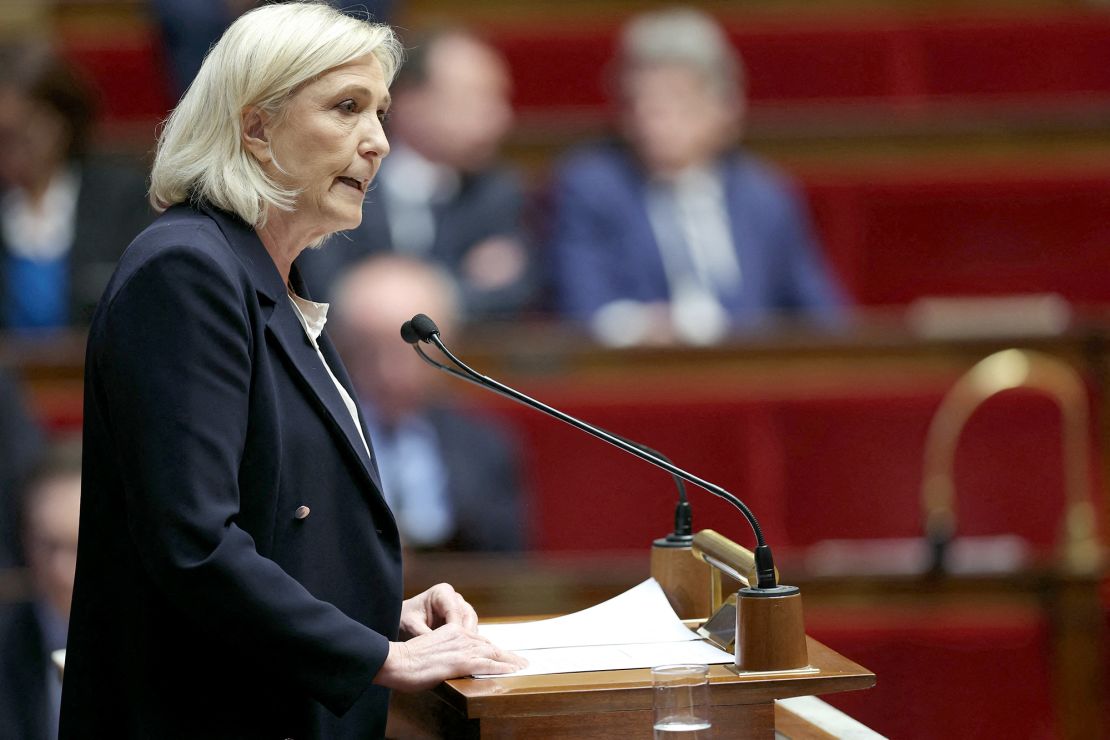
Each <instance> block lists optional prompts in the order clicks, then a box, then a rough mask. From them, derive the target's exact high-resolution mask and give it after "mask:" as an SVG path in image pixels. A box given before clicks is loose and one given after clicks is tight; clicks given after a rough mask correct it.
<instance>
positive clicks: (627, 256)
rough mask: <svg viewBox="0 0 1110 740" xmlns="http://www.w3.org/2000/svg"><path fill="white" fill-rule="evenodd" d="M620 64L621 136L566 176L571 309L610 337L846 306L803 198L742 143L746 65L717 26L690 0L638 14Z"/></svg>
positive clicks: (662, 337)
mask: <svg viewBox="0 0 1110 740" xmlns="http://www.w3.org/2000/svg"><path fill="white" fill-rule="evenodd" d="M615 71H616V76H617V79H616V94H617V96H618V97H619V104H620V132H621V135H622V138H621V140H620V141H617V142H612V143H607V144H604V145H601V146H596V147H590V148H587V149H584V150H581V151H578V152H575V153H573V154H572V155H571V156H570V157H569V158H568V159H567V160H566V161H565V162H564V163H563V164H562V166H561V167H560V168H559V171H558V174H557V175H556V178H555V185H554V204H555V213H554V224H553V243H552V245H551V249H552V253H551V259H552V267H553V272H554V274H553V277H554V288H555V294H556V301H557V305H558V308H559V309H560V311H561V312H562V313H563V314H564V315H565V316H568V317H570V318H574V319H577V320H581V321H584V322H588V323H589V324H590V325H591V326H592V328H593V330H594V331H595V332H596V334H597V336H598V337H599V338H600V339H602V340H603V341H605V342H607V343H612V344H635V343H638V342H656V343H666V342H670V341H676V340H677V341H689V342H696V343H707V342H712V341H716V340H717V339H720V338H721V337H722V336H723V335H724V334H725V333H726V332H727V331H728V330H729V329H730V328H731V327H735V326H743V325H747V324H753V323H757V322H759V321H761V320H764V319H766V318H768V317H769V316H771V315H773V314H774V313H776V312H794V313H799V314H804V315H806V316H808V317H814V318H821V319H825V318H829V317H830V316H832V315H834V314H836V313H838V310H839V308H840V307H841V305H842V303H843V298H842V296H841V291H840V289H839V288H838V286H837V285H836V283H835V281H834V280H833V278H832V276H831V274H830V272H829V270H828V268H827V267H826V265H825V263H824V260H823V259H822V256H821V251H820V248H819V246H818V244H817V242H816V240H815V238H814V235H813V233H812V230H811V228H810V225H809V219H808V217H807V215H806V212H805V207H804V205H803V203H802V202H801V201H800V200H799V198H798V197H797V196H796V195H795V194H794V192H793V190H792V188H791V187H790V185H789V184H788V183H787V182H786V181H785V180H784V179H783V178H782V177H781V176H780V175H779V174H778V173H776V172H775V171H774V170H772V169H771V168H769V167H768V166H767V165H766V164H763V163H761V162H759V161H758V160H756V159H755V158H753V157H752V156H751V155H749V154H747V153H746V152H744V151H743V150H741V149H738V148H737V142H738V141H739V136H740V132H741V128H742V124H743V119H744V106H745V102H744V81H743V71H742V69H741V63H740V60H739V57H738V56H737V54H736V53H735V52H734V50H733V49H732V47H731V46H730V44H729V42H728V40H727V38H726V37H725V35H724V33H723V32H722V30H721V29H720V28H719V27H718V25H717V24H716V23H715V22H714V21H713V20H712V19H711V18H709V17H708V16H706V15H704V14H702V13H700V12H698V11H694V10H686V9H671V10H662V11H656V12H651V13H646V14H644V15H641V16H639V17H636V18H634V19H633V20H632V21H631V22H630V23H628V25H627V26H626V27H625V28H624V30H623V33H622V35H621V42H620V49H619V52H618V56H617V60H616V70H615Z"/></svg>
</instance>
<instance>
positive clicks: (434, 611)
mask: <svg viewBox="0 0 1110 740" xmlns="http://www.w3.org/2000/svg"><path fill="white" fill-rule="evenodd" d="M445 624H457V625H459V626H460V627H462V628H463V629H464V630H466V631H467V632H475V631H477V629H478V614H477V612H475V611H474V607H472V606H471V605H470V604H468V603H467V602H466V599H464V598H463V597H462V596H460V595H459V593H458V592H457V591H455V589H453V588H452V587H451V585H450V584H448V583H439V584H436V585H435V586H432V587H431V588H429V589H428V590H427V591H425V592H424V593H422V594H418V595H416V596H413V597H412V598H411V599H405V601H404V603H402V604H401V639H402V640H407V639H409V638H411V637H417V636H419V635H424V634H427V633H429V632H431V631H432V630H434V629H436V628H437V627H442V626H443V625H445Z"/></svg>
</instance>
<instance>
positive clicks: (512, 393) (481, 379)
mask: <svg viewBox="0 0 1110 740" xmlns="http://www.w3.org/2000/svg"><path fill="white" fill-rule="evenodd" d="M427 341H431V342H433V343H434V344H435V346H436V347H438V348H439V351H440V352H442V353H443V354H444V355H445V356H446V357H447V358H448V359H449V360H451V362H453V363H454V364H455V365H457V366H458V367H460V368H461V369H462V370H463V372H465V373H466V375H467V376H469V377H467V380H470V381H471V382H473V383H476V384H477V385H482V386H486V387H491V388H494V389H496V390H497V391H498V392H500V393H502V394H504V395H506V396H509V397H511V398H514V399H516V400H517V401H520V402H521V403H524V404H526V405H528V406H532V407H534V408H538V409H540V410H542V411H543V412H545V413H547V414H549V415H551V416H554V417H555V418H556V419H559V420H560V421H562V422H565V423H567V424H570V425H571V426H572V427H574V428H575V429H578V430H580V431H583V432H585V433H586V434H589V435H591V436H593V437H596V438H598V439H600V440H602V441H603V442H608V443H609V444H611V445H613V446H614V447H618V448H620V449H622V450H624V451H625V452H627V453H629V454H631V455H635V456H636V457H638V458H640V459H641V460H643V461H644V462H648V463H651V464H652V465H654V466H656V467H658V468H662V469H663V470H666V471H667V472H668V473H670V474H671V475H673V476H676V477H678V478H681V479H683V480H685V481H688V482H689V483H692V484H694V485H695V486H697V487H699V488H701V489H703V490H705V491H708V492H709V493H712V494H714V495H715V496H717V497H719V498H723V499H724V500H725V501H728V502H729V503H730V504H732V505H733V506H735V507H736V508H737V509H739V511H740V513H741V514H743V515H744V518H745V519H747V520H748V524H749V525H751V528H752V532H754V533H755V540H756V546H757V548H759V549H760V550H761V552H762V553H766V555H765V557H766V558H767V560H768V561H769V560H770V548H769V547H768V546H767V542H766V541H765V539H764V537H763V529H762V528H761V527H760V526H759V521H758V520H756V518H755V514H753V513H752V511H751V509H749V508H748V507H747V506H746V505H745V504H744V502H743V501H741V500H740V499H738V498H737V497H736V496H734V495H733V494H731V493H729V492H728V491H726V490H725V489H723V488H721V487H720V486H718V485H716V484H714V483H710V482H709V481H706V480H702V479H701V478H699V477H697V476H696V475H693V474H691V473H687V472H686V471H685V470H683V469H682V468H680V467H678V466H676V465H674V464H673V463H670V462H667V461H665V460H662V459H660V458H658V457H656V456H655V455H652V454H650V453H647V452H644V451H643V450H641V449H639V448H638V447H636V446H635V445H632V444H629V443H628V442H626V441H624V440H622V439H621V438H619V437H616V436H614V435H612V434H609V433H608V432H604V431H602V430H600V429H597V428H595V427H593V426H591V425H589V424H587V423H585V422H583V421H580V420H578V419H576V418H575V417H573V416H571V415H570V414H565V413H563V412H562V411H559V410H558V409H555V408H552V407H551V406H548V405H547V404H545V403H543V402H542V401H537V400H536V399H534V398H531V397H529V396H527V395H525V394H523V393H521V392H520V391H517V390H515V389H513V388H510V387H509V386H507V385H504V384H503V383H499V382H498V381H496V380H494V379H493V378H490V377H487V376H485V375H482V374H481V373H479V372H477V371H475V370H473V369H472V368H471V367H470V366H468V365H467V364H466V363H465V362H463V361H462V360H460V359H459V358H458V357H455V355H454V354H453V353H452V352H451V350H449V349H447V347H446V345H444V343H443V341H442V340H441V339H440V338H439V334H438V333H436V334H432V335H431V337H429V339H428V340H427ZM417 351H419V352H420V354H421V355H422V356H424V358H425V359H426V360H428V361H429V362H431V363H432V364H433V365H436V366H439V367H441V368H442V369H444V370H449V369H450V368H445V367H443V366H441V365H439V363H437V362H435V361H434V360H432V359H431V358H430V357H427V355H424V353H423V352H422V351H420V348H419V347H417ZM771 567H772V568H773V565H772V566H771ZM772 573H773V570H772ZM771 579H772V580H771V583H770V587H773V586H774V585H775V583H774V576H773V575H772V576H771ZM760 587H761V588H762V587H764V584H763V579H762V578H761V579H760Z"/></svg>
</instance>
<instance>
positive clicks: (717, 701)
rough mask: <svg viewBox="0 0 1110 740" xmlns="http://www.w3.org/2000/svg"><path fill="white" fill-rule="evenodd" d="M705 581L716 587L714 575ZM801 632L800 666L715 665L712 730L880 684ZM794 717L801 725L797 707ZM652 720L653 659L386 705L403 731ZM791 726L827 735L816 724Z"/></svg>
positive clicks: (766, 731) (522, 731) (532, 732)
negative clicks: (782, 704)
mask: <svg viewBox="0 0 1110 740" xmlns="http://www.w3.org/2000/svg"><path fill="white" fill-rule="evenodd" d="M691 557H692V556H691ZM654 570H655V568H653V571H654ZM690 572H696V571H693V570H691V571H690ZM653 575H656V576H657V580H660V579H659V578H658V574H657V573H654V572H653ZM691 577H696V576H691ZM661 585H663V589H664V592H667V591H668V584H666V583H663V582H662V581H661ZM672 585H673V584H672ZM704 586H705V588H709V587H710V584H709V582H708V580H706V581H705V582H704ZM668 596H670V594H669V593H668ZM805 640H806V650H807V652H808V660H809V665H808V667H807V668H806V669H804V670H795V671H781V672H764V673H744V672H737V670H736V668H735V666H733V665H731V664H730V665H714V666H710V669H709V682H710V687H709V693H710V702H711V704H712V709H711V719H712V722H713V736H714V737H722V738H724V737H727V738H760V739H761V740H768V739H769V738H773V737H774V736H775V729H776V715H778V717H779V720H780V728H779V729H780V731H781V730H782V727H781V724H782V719H783V716H784V712H783V711H782V710H781V709H778V710H777V708H776V705H775V700H776V699H786V698H790V697H795V696H809V695H813V696H816V695H820V694H829V693H835V692H839V691H853V690H857V689H866V688H870V687H871V686H874V685H875V674H873V673H871V672H870V671H868V670H867V669H866V668H864V667H862V666H860V665H857V664H856V663H853V662H852V661H850V660H848V659H847V658H845V657H844V656H842V655H839V654H838V653H836V652H835V651H833V650H831V649H830V648H828V647H826V646H825V645H822V644H821V643H819V642H817V641H816V640H813V639H812V638H809V637H806V638H805ZM790 720H791V722H792V726H793V727H798V726H799V725H798V720H797V718H796V717H791V718H790ZM652 721H653V717H652V684H651V671H650V670H649V669H647V668H641V669H633V670H620V671H593V672H587V673H560V674H553V675H543V676H520V677H511V676H510V677H505V678H485V679H473V678H458V679H453V680H450V681H445V682H444V683H442V684H440V685H439V686H437V687H436V688H434V689H432V690H430V691H424V692H419V693H412V694H404V693H400V692H396V693H395V694H394V697H393V704H392V707H391V714H390V726H391V734H393V735H396V736H397V737H404V738H444V737H448V738H522V737H526V738H545V739H547V738H553V739H554V738H613V737H624V738H650V737H652ZM789 736H791V737H803V736H809V737H830V735H828V734H822V733H820V731H816V732H814V733H812V734H808V735H807V734H804V733H802V734H795V733H790V735H789Z"/></svg>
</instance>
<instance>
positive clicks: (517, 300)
mask: <svg viewBox="0 0 1110 740" xmlns="http://www.w3.org/2000/svg"><path fill="white" fill-rule="evenodd" d="M510 90H511V80H510V78H509V70H508V67H507V66H506V64H505V61H504V60H503V59H502V58H501V57H500V56H499V55H498V54H497V52H496V51H494V50H493V49H492V48H491V47H490V46H488V45H487V44H485V43H484V42H482V41H481V40H479V39H478V38H477V37H475V36H474V35H472V34H470V33H469V32H467V31H464V30H460V29H455V28H452V29H448V30H442V31H438V32H436V33H432V34H430V35H429V36H427V37H426V38H424V39H421V40H419V41H418V42H417V43H416V45H415V47H414V48H413V49H412V50H411V52H410V54H409V56H408V58H407V59H406V61H405V64H404V65H403V66H402V67H401V71H400V72H399V73H398V76H397V79H396V80H395V81H394V83H393V86H392V87H391V89H390V91H391V93H392V96H393V105H392V108H391V110H390V114H389V115H390V126H389V141H390V147H391V151H390V154H389V156H388V157H386V158H385V159H384V160H383V162H382V168H381V171H380V172H379V174H378V178H377V185H376V189H374V190H372V191H371V192H370V193H369V195H368V196H367V200H366V205H365V207H364V209H363V217H362V225H361V226H360V227H359V228H358V229H355V230H354V231H351V232H348V233H347V235H346V237H344V236H342V235H341V236H338V237H336V238H334V239H333V240H332V242H331V243H330V244H329V245H328V248H327V249H323V250H314V251H311V252H306V253H305V254H304V255H302V257H301V258H300V260H299V261H298V266H299V267H300V268H301V271H302V274H303V275H304V278H305V280H306V282H307V283H308V285H309V288H310V290H311V291H312V294H313V296H314V297H316V298H317V300H319V299H321V297H323V298H326V297H327V295H328V294H329V292H330V290H331V285H332V283H333V282H334V281H335V280H336V279H337V277H338V276H339V275H340V274H341V273H342V271H343V270H344V269H345V268H346V267H347V266H349V265H351V264H353V263H354V262H356V261H358V260H360V259H361V258H363V257H365V256H366V255H368V254H371V253H375V252H382V251H391V252H395V253H397V254H404V255H409V256H412V257H417V258H420V259H426V260H431V261H434V262H438V263H439V264H441V265H443V266H444V267H445V268H447V270H448V271H449V272H450V273H451V274H452V275H453V276H454V278H455V280H456V281H457V282H458V284H459V289H460V294H461V301H462V310H463V312H464V313H465V315H466V316H467V317H468V318H485V317H505V316H512V315H514V314H516V313H518V312H519V311H521V310H522V309H524V308H526V307H527V306H528V305H529V303H530V301H531V300H532V297H533V294H534V292H535V291H534V289H535V286H536V283H537V275H536V273H535V267H534V264H533V262H534V261H533V259H532V255H531V253H530V250H529V248H528V246H527V243H526V240H525V237H524V228H523V224H522V221H523V211H524V194H523V190H522V188H521V184H520V182H519V180H518V178H517V177H516V175H515V174H514V173H513V172H511V171H510V170H509V169H507V168H506V167H505V166H503V165H502V164H501V163H500V161H499V153H500V149H501V145H502V142H503V141H504V139H505V136H506V135H507V134H508V133H509V130H510V127H511V126H512V122H513V112H512V107H511V105H510V101H509V94H510ZM410 318H411V317H410Z"/></svg>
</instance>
